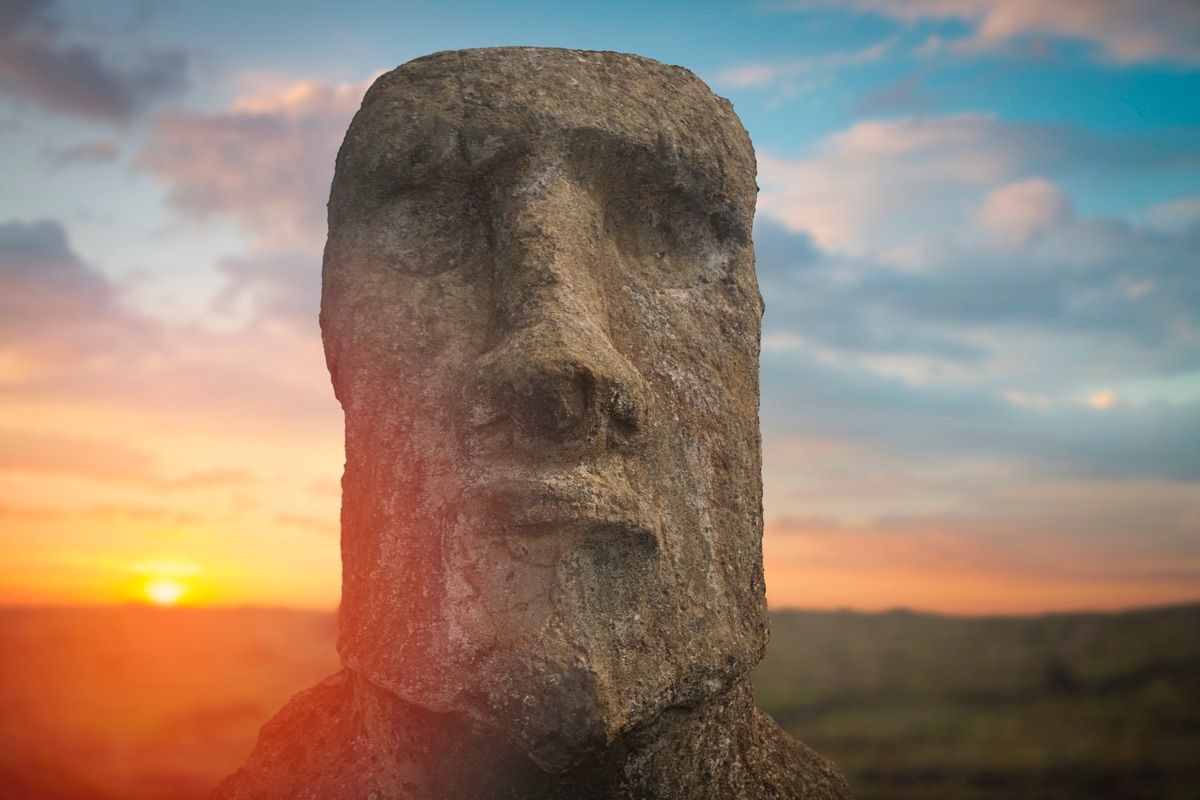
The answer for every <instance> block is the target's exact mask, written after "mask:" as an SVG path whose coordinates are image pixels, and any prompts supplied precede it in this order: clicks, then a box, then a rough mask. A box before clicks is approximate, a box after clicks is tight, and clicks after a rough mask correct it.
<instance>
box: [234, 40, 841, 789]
mask: <svg viewBox="0 0 1200 800" xmlns="http://www.w3.org/2000/svg"><path fill="white" fill-rule="evenodd" d="M754 177H755V164H754V152H753V149H752V148H751V145H750V141H749V138H748V137H747V135H746V133H745V131H744V130H743V128H742V126H741V124H740V123H739V121H738V119H737V117H736V116H735V115H734V113H733V110H732V108H731V107H730V105H729V103H728V102H727V101H725V100H722V99H720V98H718V97H716V96H714V95H713V94H712V92H710V91H709V89H708V88H707V87H706V86H705V85H704V84H703V83H702V82H701V81H700V80H699V79H697V78H696V77H695V76H694V75H692V74H691V73H690V72H688V71H686V70H684V69H681V68H678V67H668V66H664V65H662V64H659V63H657V62H653V61H650V60H647V59H644V58H639V57H636V56H628V55H621V54H616V53H598V52H577V51H568V50H549V49H535V48H499V49H487V50H468V51H459V52H447V53H438V54H435V55H432V56H428V57H425V58H420V59H417V60H415V61H412V62H409V63H407V64H405V65H403V66H401V67H399V68H398V69H396V70H393V71H392V72H390V73H388V74H386V75H384V76H382V77H381V78H379V80H377V81H376V82H375V84H374V85H373V86H372V87H371V89H370V90H369V91H368V92H367V95H366V97H365V99H364V101H363V106H362V108H361V110H360V111H359V112H358V114H357V115H356V117H355V118H354V121H353V123H352V124H351V126H350V129H349V131H348V132H347V134H346V139H345V142H344V143H343V145H342V149H341V151H340V153H339V154H338V160H337V169H336V174H335V177H334V181H333V188H332V192H331V197H330V203H329V239H328V242H327V245H326V250H325V270H324V285H323V296H322V307H321V327H322V332H323V335H324V340H325V348H326V355H327V359H328V363H329V368H330V372H331V374H332V376H333V383H334V388H335V391H336V393H337V396H338V398H339V400H340V401H341V403H342V406H343V408H344V410H345V414H346V459H347V463H346V471H345V477H344V479H343V492H344V496H343V505H342V557H343V600H342V619H341V634H340V639H339V652H340V654H341V657H342V661H343V664H344V665H345V670H344V671H343V672H342V673H340V674H339V675H338V676H335V677H334V678H331V679H330V680H328V681H326V682H324V683H322V684H320V685H318V686H317V687H314V688H313V689H311V690H309V691H308V692H306V693H304V694H301V695H299V696H297V698H296V699H294V700H293V701H292V702H291V703H290V704H289V705H288V706H287V707H286V708H285V709H284V710H283V711H282V712H281V713H280V714H279V715H278V716H277V717H276V718H275V719H274V720H272V722H270V723H269V724H268V725H267V726H266V727H265V728H264V730H263V734H262V736H261V738H260V742H259V745H258V747H257V748H256V750H255V752H254V754H253V755H252V757H251V760H250V762H249V763H248V764H247V765H246V766H245V767H244V768H243V769H242V770H241V771H239V772H238V773H237V774H235V775H234V776H232V777H231V778H230V779H228V780H227V781H226V782H225V783H224V784H222V787H221V788H220V789H219V790H218V796H219V797H227V798H251V797H321V798H359V797H362V798H366V797H378V798H385V797H386V798H391V797H463V798H473V797H497V798H499V797H564V798H566V797H572V798H573V797H663V798H668V797H680V798H683V797H688V798H696V797H714V798H715V797H805V798H843V797H847V796H848V794H847V792H846V789H845V786H844V783H843V782H842V781H841V779H840V778H839V777H838V776H837V774H836V773H835V772H834V771H833V770H832V769H831V768H830V767H829V766H828V765H827V764H826V763H825V762H824V761H822V760H821V759H820V757H818V756H816V755H815V754H813V753H812V752H811V751H809V750H807V749H806V748H804V747H803V745H800V744H798V743H796V742H794V741H792V740H791V739H790V738H788V737H787V736H786V734H784V733H783V732H782V731H780V730H779V729H778V728H777V727H776V726H775V725H774V724H773V723H772V722H771V721H770V720H769V719H768V718H766V717H765V716H764V715H763V714H762V713H761V712H758V711H756V710H755V709H754V708H753V703H752V697H751V692H750V689H749V684H748V678H747V675H748V672H749V670H750V668H751V667H752V666H753V665H754V664H755V663H757V661H758V660H759V659H760V658H761V656H762V652H763V648H764V646H765V643H766V610H765V600H764V588H763V578H762V559H761V552H762V551H761V535H762V511H761V478H760V474H761V464H760V449H761V448H760V441H759V432H758V345H759V319H760V316H761V311H762V302H761V299H760V297H759V293H758V288H757V283H756V280H755V275H754V255H753V247H752V243H751V238H750V235H751V224H752V218H753V212H754V202H755V195H756V191H757V189H756V186H755V183H754Z"/></svg>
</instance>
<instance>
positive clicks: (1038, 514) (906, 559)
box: [763, 481, 1200, 613]
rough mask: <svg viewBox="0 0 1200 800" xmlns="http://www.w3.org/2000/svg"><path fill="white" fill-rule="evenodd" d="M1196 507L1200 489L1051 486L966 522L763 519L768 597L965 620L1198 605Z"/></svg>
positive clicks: (953, 516)
mask: <svg viewBox="0 0 1200 800" xmlns="http://www.w3.org/2000/svg"><path fill="white" fill-rule="evenodd" d="M1197 499H1198V497H1197V490H1196V487H1195V486H1179V485H1171V484H1165V485H1164V484H1152V483H1100V484H1096V483H1092V484H1064V483H1056V482H1046V481H1044V482H1042V483H1041V484H1039V485H1032V484H1025V485H1017V486H1016V487H1004V488H1001V489H1000V491H997V492H994V494H993V496H992V497H990V498H988V505H986V506H984V507H981V508H979V509H977V510H975V511H972V512H966V513H964V512H957V513H922V514H906V515H892V516H881V517H875V518H868V519H865V520H862V521H858V522H843V521H841V520H839V519H838V518H836V517H821V516H810V517H791V518H789V517H786V516H781V517H775V518H768V519H767V520H766V525H765V536H764V542H763V544H764V550H765V553H766V559H767V561H768V563H769V564H770V570H769V572H768V574H767V586H768V599H769V601H770V603H771V605H772V606H773V607H775V608H778V607H780V606H800V607H814V606H817V607H838V606H852V607H856V608H886V607H890V606H895V605H896V604H897V602H898V600H900V599H901V598H903V600H902V602H903V603H904V605H907V606H909V607H917V608H927V609H935V610H940V611H943V612H945V611H952V612H958V613H987V612H992V613H995V612H999V613H1013V612H1030V611H1041V610H1044V609H1045V608H1046V606H1047V605H1051V606H1053V607H1057V608H1113V607H1126V606H1129V605H1135V604H1136V605H1151V604H1160V603H1168V602H1180V601H1186V600H1191V599H1193V598H1194V596H1195V594H1194V591H1195V590H1194V586H1195V585H1196V582H1197V580H1200V551H1198V550H1197V548H1196V544H1195V539H1194V537H1193V536H1191V533H1192V532H1193V531H1194V529H1195V525H1196V523H1197V522H1198V521H1200V520H1197V518H1196V514H1195V507H1196V502H1197ZM1131 531H1137V533H1138V535H1137V536H1131V535H1130V532H1131Z"/></svg>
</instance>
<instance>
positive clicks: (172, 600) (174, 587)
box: [146, 579, 187, 606]
mask: <svg viewBox="0 0 1200 800" xmlns="http://www.w3.org/2000/svg"><path fill="white" fill-rule="evenodd" d="M186 592H187V587H185V586H183V585H182V584H181V583H178V582H177V581H173V580H169V579H158V580H153V581H150V582H149V583H147V584H146V597H148V598H150V602H152V603H154V604H155V605H157V606H173V605H175V604H176V603H178V602H179V598H181V597H183V595H184V594H185V593H186Z"/></svg>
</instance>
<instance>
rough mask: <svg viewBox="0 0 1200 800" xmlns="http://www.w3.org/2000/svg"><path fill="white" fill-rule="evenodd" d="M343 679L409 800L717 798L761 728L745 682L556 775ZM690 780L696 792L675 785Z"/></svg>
mask: <svg viewBox="0 0 1200 800" xmlns="http://www.w3.org/2000/svg"><path fill="white" fill-rule="evenodd" d="M350 678H351V680H352V681H353V685H354V690H353V696H354V711H353V714H354V717H355V721H356V722H355V728H356V729H357V734H358V735H359V736H361V737H365V738H366V739H367V740H372V742H373V743H372V744H370V745H368V747H370V748H371V749H372V750H374V751H375V752H377V753H378V752H380V745H382V744H384V743H385V742H386V743H387V745H388V747H387V748H386V750H384V752H387V751H390V752H391V753H393V754H394V756H395V763H394V764H391V765H387V766H383V768H384V769H385V770H386V771H388V772H391V773H393V775H394V777H395V778H398V779H400V780H401V781H402V784H407V785H408V786H410V787H412V796H413V797H447V798H455V800H460V799H461V800H467V799H470V800H474V798H485V797H486V798H493V797H496V796H497V794H496V792H497V787H505V789H504V792H503V795H504V796H505V797H513V798H559V797H562V798H566V797H571V798H589V797H597V798H611V797H659V796H672V797H676V796H710V797H711V796H718V795H719V792H718V793H716V794H714V793H713V789H714V782H716V783H720V782H722V781H724V780H729V779H731V777H735V776H736V775H737V774H740V773H745V772H748V771H751V770H752V769H753V765H750V764H747V763H744V762H745V759H746V757H747V756H746V754H747V752H751V753H752V752H754V751H755V748H750V747H748V746H747V745H748V744H750V743H751V742H752V741H753V740H754V739H755V738H756V736H757V735H758V734H759V727H758V726H757V725H756V717H755V716H754V715H755V713H756V712H755V711H754V708H753V696H752V692H751V689H750V687H749V681H748V680H746V679H743V680H742V681H741V682H740V683H738V684H736V685H735V686H734V687H733V688H732V689H730V690H729V691H727V692H725V693H724V694H721V695H718V696H716V697H714V698H710V699H709V700H708V701H706V702H705V703H704V704H702V705H700V706H697V707H695V708H682V707H681V708H672V709H668V710H667V711H665V712H664V713H663V714H662V715H661V716H660V717H659V718H658V719H656V720H654V721H653V722H651V723H650V724H649V725H646V726H644V727H642V728H640V729H638V730H635V731H632V732H630V733H628V734H626V735H625V736H623V737H621V738H620V739H618V740H617V741H616V742H614V743H613V744H612V745H611V746H609V747H608V748H606V749H604V750H602V751H599V752H595V753H592V754H589V755H588V756H586V757H585V758H584V759H583V760H582V761H581V762H580V763H579V764H578V765H576V766H575V767H572V768H571V769H569V770H568V771H566V772H564V773H561V774H553V773H549V772H546V771H544V770H542V769H541V768H540V767H538V766H537V765H536V764H535V763H534V762H533V761H532V760H531V759H529V758H528V757H527V756H526V755H525V754H524V753H522V752H521V751H520V750H518V749H517V748H515V747H514V746H512V745H511V744H509V743H508V742H506V741H504V740H503V739H502V737H500V736H499V735H498V734H496V733H495V732H494V731H489V730H488V729H486V728H483V727H481V726H479V725H476V724H475V723H472V722H469V721H466V720H464V719H462V718H460V717H458V716H456V715H452V714H439V713H435V712H431V711H429V710H427V709H423V708H420V707H418V706H415V705H412V704H410V703H407V702H405V701H403V700H400V699H399V698H397V697H396V696H395V695H393V694H391V693H390V692H388V691H387V690H384V689H381V688H379V687H377V686H375V685H373V684H371V683H370V682H369V681H367V680H366V679H365V678H363V677H362V676H361V675H358V674H356V673H350ZM381 766H382V765H381ZM693 781H694V782H696V788H697V789H698V790H700V791H697V792H695V793H689V792H688V791H686V786H681V784H687V783H689V782H693ZM681 790H683V791H681Z"/></svg>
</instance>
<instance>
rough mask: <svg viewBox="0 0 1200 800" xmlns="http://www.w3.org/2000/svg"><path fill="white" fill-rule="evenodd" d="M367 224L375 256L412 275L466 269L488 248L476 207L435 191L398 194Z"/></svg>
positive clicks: (390, 265)
mask: <svg viewBox="0 0 1200 800" xmlns="http://www.w3.org/2000/svg"><path fill="white" fill-rule="evenodd" d="M366 224H368V225H369V226H370V230H369V232H368V233H369V240H370V241H371V242H372V243H373V246H374V256H375V257H376V258H378V259H379V260H381V261H382V262H383V263H385V264H386V265H387V266H388V267H389V268H390V269H394V270H396V271H397V272H400V273H404V274H408V275H439V274H441V273H444V272H449V271H451V270H455V269H461V268H463V267H465V266H467V265H469V264H470V263H472V262H473V261H476V260H477V259H478V258H479V257H480V256H481V254H482V253H483V252H484V251H485V250H486V247H487V237H486V235H485V231H484V230H483V227H482V224H481V222H480V218H479V215H478V214H477V213H476V209H475V208H474V206H473V205H472V204H471V203H469V202H466V201H465V200H464V199H463V198H461V197H457V196H456V194H455V193H454V192H452V191H439V190H437V189H435V188H433V187H423V188H422V189H421V191H419V192H416V191H413V192H402V193H398V194H396V195H395V196H393V197H391V198H389V199H388V200H387V201H385V202H384V203H382V204H381V205H380V207H379V208H378V210H377V211H376V213H375V214H374V215H372V218H371V219H370V220H369V221H368V222H367V223H366Z"/></svg>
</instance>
